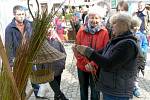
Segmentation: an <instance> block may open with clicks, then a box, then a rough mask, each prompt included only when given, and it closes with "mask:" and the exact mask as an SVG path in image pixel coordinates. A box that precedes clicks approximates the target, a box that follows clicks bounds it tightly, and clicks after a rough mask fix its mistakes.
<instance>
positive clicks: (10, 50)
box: [5, 27, 15, 66]
mask: <svg viewBox="0 0 150 100" xmlns="http://www.w3.org/2000/svg"><path fill="white" fill-rule="evenodd" d="M5 49H6V54H7V57H8V60H9V64H10V66H13V62H14V58H15V57H14V46H13V37H12V32H11V30H10V29H9V27H8V28H6V30H5Z"/></svg>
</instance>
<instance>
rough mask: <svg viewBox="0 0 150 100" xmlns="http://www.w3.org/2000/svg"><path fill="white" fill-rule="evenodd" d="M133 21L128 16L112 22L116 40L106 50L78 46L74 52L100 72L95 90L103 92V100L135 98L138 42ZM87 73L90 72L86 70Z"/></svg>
mask: <svg viewBox="0 0 150 100" xmlns="http://www.w3.org/2000/svg"><path fill="white" fill-rule="evenodd" d="M131 21H132V20H131V17H130V15H128V14H127V13H125V12H119V13H117V14H114V15H113V16H112V17H111V18H110V23H111V24H112V30H113V34H114V36H115V37H114V38H112V39H111V40H110V41H109V43H108V44H107V45H106V47H105V48H104V49H103V50H99V51H95V50H94V49H92V48H89V47H86V46H81V45H75V46H73V48H74V49H75V50H77V51H78V52H79V53H80V54H81V55H84V57H87V58H88V60H90V61H94V62H95V63H96V64H97V65H98V66H99V67H100V68H101V69H100V73H99V80H98V82H97V83H96V89H97V90H98V91H102V93H103V100H129V99H130V98H132V97H133V89H134V82H135V77H136V74H137V66H136V62H137V54H138V52H139V51H138V47H137V45H136V42H137V39H136V38H135V36H134V35H133V33H132V32H131V31H130V28H131V24H132V23H131ZM85 69H86V70H91V68H90V67H89V66H88V67H85Z"/></svg>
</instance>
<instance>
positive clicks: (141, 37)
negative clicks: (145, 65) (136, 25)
mask: <svg viewBox="0 0 150 100" xmlns="http://www.w3.org/2000/svg"><path fill="white" fill-rule="evenodd" d="M134 34H135V36H136V37H137V39H138V42H139V47H140V49H141V51H142V53H143V55H144V56H146V54H147V50H148V41H147V38H146V35H145V34H143V33H142V32H140V31H138V32H136V33H134Z"/></svg>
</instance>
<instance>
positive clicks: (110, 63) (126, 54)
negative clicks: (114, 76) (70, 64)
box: [89, 42, 136, 70]
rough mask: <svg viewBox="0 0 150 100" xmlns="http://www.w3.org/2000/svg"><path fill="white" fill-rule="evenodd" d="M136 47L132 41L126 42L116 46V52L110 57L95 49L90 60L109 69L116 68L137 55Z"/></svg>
mask: <svg viewBox="0 0 150 100" xmlns="http://www.w3.org/2000/svg"><path fill="white" fill-rule="evenodd" d="M135 51H136V50H135V47H134V46H133V45H132V44H131V43H130V42H125V43H122V44H120V45H118V46H117V47H116V48H114V52H113V53H112V55H111V56H109V58H107V57H104V56H102V55H101V54H99V53H98V52H95V51H93V52H92V54H91V56H90V57H89V59H90V60H93V61H94V62H95V63H96V64H98V65H100V66H101V67H102V68H104V69H107V70H116V69H119V68H120V67H122V65H123V64H125V63H126V62H127V61H129V60H131V59H132V58H134V56H135V55H136V52H135Z"/></svg>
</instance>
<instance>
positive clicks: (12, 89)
mask: <svg viewBox="0 0 150 100" xmlns="http://www.w3.org/2000/svg"><path fill="white" fill-rule="evenodd" d="M27 1H28V8H29V10H30V7H29V0H27ZM36 2H37V6H38V12H37V16H36V17H33V14H32V13H31V14H32V17H33V19H34V20H33V32H32V36H31V38H26V36H23V39H22V42H21V44H20V46H19V47H18V49H17V54H16V57H15V61H14V70H13V73H12V72H11V71H10V69H9V63H8V58H7V56H6V52H5V50H4V46H3V44H2V41H0V56H1V57H2V60H3V66H2V69H1V70H0V89H1V90H0V100H25V98H26V94H25V90H26V85H27V82H28V78H29V75H30V73H31V71H32V66H33V64H32V63H30V62H32V60H33V58H34V57H35V56H36V54H37V52H38V50H39V48H40V47H41V45H42V43H43V41H44V38H45V36H46V34H47V32H48V29H49V27H50V22H51V21H52V19H53V17H54V15H55V14H56V13H57V11H58V10H57V11H56V12H54V13H49V14H47V11H45V12H43V13H42V14H41V15H40V14H39V4H38V0H36ZM64 2H65V1H64ZM64 2H63V3H64ZM63 3H62V4H61V5H60V7H61V6H62V5H63ZM60 7H59V8H60ZM30 12H31V10H30Z"/></svg>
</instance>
